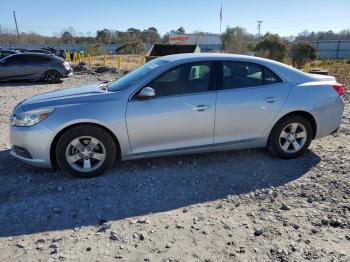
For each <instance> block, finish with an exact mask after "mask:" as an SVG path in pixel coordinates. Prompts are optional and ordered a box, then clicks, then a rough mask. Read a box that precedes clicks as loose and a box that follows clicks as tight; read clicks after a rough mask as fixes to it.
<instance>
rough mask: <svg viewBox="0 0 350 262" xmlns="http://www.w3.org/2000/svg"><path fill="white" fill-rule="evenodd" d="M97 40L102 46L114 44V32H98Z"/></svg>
mask: <svg viewBox="0 0 350 262" xmlns="http://www.w3.org/2000/svg"><path fill="white" fill-rule="evenodd" d="M96 40H97V42H99V43H102V44H110V43H111V42H112V32H111V31H109V30H108V29H103V30H100V31H97V32H96Z"/></svg>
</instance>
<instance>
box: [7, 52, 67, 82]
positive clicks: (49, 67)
mask: <svg viewBox="0 0 350 262" xmlns="http://www.w3.org/2000/svg"><path fill="white" fill-rule="evenodd" d="M70 75H72V68H71V67H70V65H69V63H68V62H67V61H65V60H64V59H62V58H60V57H57V56H54V55H47V54H37V53H18V54H14V55H10V56H7V57H5V58H3V59H2V60H0V80H2V81H4V80H22V79H27V80H44V81H47V82H49V83H58V82H59V81H60V80H61V78H64V77H68V76H70Z"/></svg>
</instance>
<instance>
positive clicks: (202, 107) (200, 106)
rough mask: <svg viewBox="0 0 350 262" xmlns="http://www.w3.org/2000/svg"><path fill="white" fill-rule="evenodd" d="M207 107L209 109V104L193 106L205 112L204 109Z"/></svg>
mask: <svg viewBox="0 0 350 262" xmlns="http://www.w3.org/2000/svg"><path fill="white" fill-rule="evenodd" d="M207 109H209V106H208V105H198V106H196V107H194V108H193V110H196V111H198V112H203V111H205V110H207Z"/></svg>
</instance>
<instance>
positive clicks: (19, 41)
mask: <svg viewBox="0 0 350 262" xmlns="http://www.w3.org/2000/svg"><path fill="white" fill-rule="evenodd" d="M13 18H14V19H15V24H16V30H17V37H18V43H21V39H20V38H19V32H18V26H17V19H16V11H13Z"/></svg>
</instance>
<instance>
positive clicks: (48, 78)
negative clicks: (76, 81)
mask: <svg viewBox="0 0 350 262" xmlns="http://www.w3.org/2000/svg"><path fill="white" fill-rule="evenodd" d="M44 81H45V82H48V83H52V84H55V83H59V82H60V81H61V74H60V73H58V72H57V71H55V70H49V71H47V72H45V74H44Z"/></svg>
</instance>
